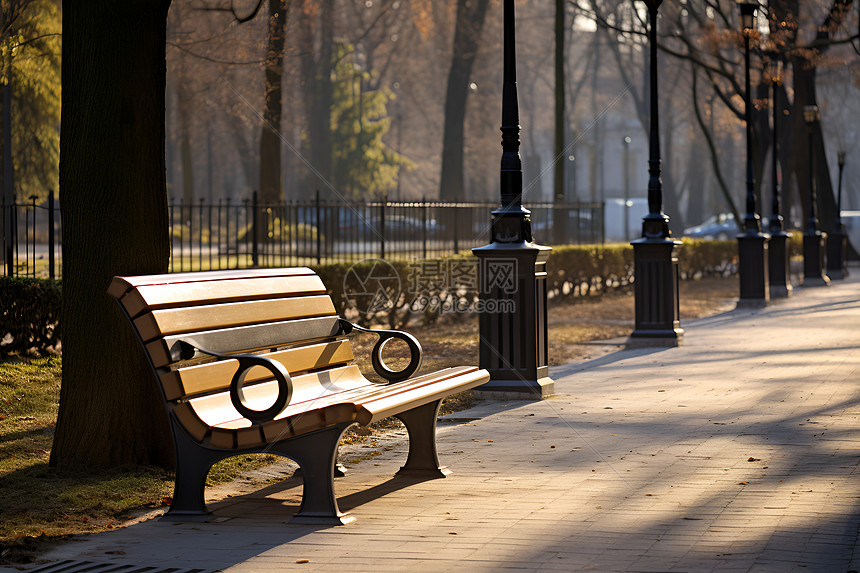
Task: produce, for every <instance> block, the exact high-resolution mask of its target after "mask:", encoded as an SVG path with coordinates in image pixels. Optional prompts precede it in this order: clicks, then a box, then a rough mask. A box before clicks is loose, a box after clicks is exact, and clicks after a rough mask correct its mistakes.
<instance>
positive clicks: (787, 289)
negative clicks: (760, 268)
mask: <svg viewBox="0 0 860 573" xmlns="http://www.w3.org/2000/svg"><path fill="white" fill-rule="evenodd" d="M790 238H791V233H784V232H783V231H782V230H781V229H779V230H772V231H771V235H770V243H768V253H769V257H768V272H769V275H770V298H789V297H790V296H791V294H792V291H793V290H794V287H792V286H791V280H790V278H789V271H790V261H791V258H790V253H789V251H788V240H789V239H790Z"/></svg>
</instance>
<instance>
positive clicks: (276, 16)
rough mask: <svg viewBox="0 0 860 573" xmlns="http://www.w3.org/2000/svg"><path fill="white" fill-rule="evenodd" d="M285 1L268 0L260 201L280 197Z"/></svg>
mask: <svg viewBox="0 0 860 573" xmlns="http://www.w3.org/2000/svg"><path fill="white" fill-rule="evenodd" d="M288 10H289V2H288V1H287V0H269V45H268V49H267V51H266V110H265V112H264V114H263V117H264V118H265V120H266V121H265V124H264V125H263V131H262V133H261V134H260V201H261V202H262V203H264V204H273V203H280V202H281V201H282V200H283V198H284V192H283V185H282V184H281V139H280V129H281V112H282V109H283V107H282V104H283V86H282V81H283V75H284V40H285V38H286V30H287V11H288Z"/></svg>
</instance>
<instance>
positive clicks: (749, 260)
mask: <svg viewBox="0 0 860 573" xmlns="http://www.w3.org/2000/svg"><path fill="white" fill-rule="evenodd" d="M769 241H770V235H767V234H765V233H761V232H757V231H747V232H745V233H743V234H741V235H738V274H739V275H740V286H741V295H740V299H739V300H738V308H749V307H759V306H765V305H767V303H768V301H769V300H770V289H769V288H768V270H769V268H768V267H769V264H768V242H769Z"/></svg>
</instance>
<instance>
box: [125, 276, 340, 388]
mask: <svg viewBox="0 0 860 573" xmlns="http://www.w3.org/2000/svg"><path fill="white" fill-rule="evenodd" d="M108 292H109V294H110V295H112V296H114V297H115V298H116V299H117V300H118V301H119V302H120V304H121V305H122V307H123V309H125V311H126V313H127V314H128V316H129V318H130V319H131V321H132V323H133V325H134V328H135V330H136V331H137V334H138V336H139V337H140V339H141V342H142V343H143V345H144V347H145V348H146V351H147V353H148V355H149V358H150V360H151V361H152V365H153V367H154V368H155V370H156V375H157V376H158V377H159V379H160V381H161V386H162V390H163V391H164V397H165V399H166V400H167V401H179V400H187V399H189V398H193V397H195V396H202V395H206V394H209V393H213V392H216V391H222V390H226V389H227V388H229V385H230V380H231V377H232V375H233V373H234V372H235V371H236V369H237V367H238V363H237V361H235V360H223V361H218V362H209V363H203V364H200V363H199V362H200V361H195V360H188V358H189V357H188V356H187V355H183V352H182V346H181V345H180V344H178V342H179V341H180V340H187V341H191V342H192V343H193V344H194V345H195V346H197V347H198V348H203V349H206V350H208V351H212V352H217V353H223V354H231V353H253V352H256V351H263V350H267V351H268V350H270V351H271V352H267V354H266V356H267V357H269V358H272V359H274V360H277V361H279V362H281V363H282V364H284V365H285V366H286V367H287V369H288V370H289V371H290V374H291V375H296V374H303V373H318V372H323V371H325V370H326V369H334V368H341V367H343V366H345V365H347V364H348V363H350V362H351V361H352V360H353V353H352V348H351V346H350V343H349V340H347V339H346V338H345V337H342V336H339V335H338V333H339V332H340V326H339V323H338V316H337V313H336V311H335V307H334V304H333V303H332V300H331V297H330V296H329V295H328V293H327V291H326V288H325V285H323V283H322V281H321V280H320V278H319V277H318V276H317V275H316V274H315V273H314V272H313V271H312V270H310V269H307V268H286V269H250V270H243V271H213V272H198V273H177V274H167V275H150V276H144V277H116V278H114V280H113V282H112V283H111V286H110V289H109V291H108ZM352 368H354V367H352ZM269 377H270V374H269V372H268V371H267V370H265V369H264V368H256V369H254V370H252V371H250V372H249V374H248V376H247V378H246V381H247V382H253V381H255V380H262V379H265V378H269ZM295 398H299V396H295ZM294 401H295V399H294Z"/></svg>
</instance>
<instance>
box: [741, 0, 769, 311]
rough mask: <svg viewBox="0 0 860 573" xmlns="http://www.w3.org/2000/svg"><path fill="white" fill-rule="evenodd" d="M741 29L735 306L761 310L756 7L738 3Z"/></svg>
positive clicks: (764, 269) (765, 294)
mask: <svg viewBox="0 0 860 573" xmlns="http://www.w3.org/2000/svg"><path fill="white" fill-rule="evenodd" d="M738 6H740V10H741V28H742V32H743V36H744V73H745V83H744V88H745V92H744V106H745V107H746V114H745V121H746V128H747V130H746V131H747V134H746V135H747V158H746V159H747V201H746V204H747V210H746V215H744V228H743V233H741V234H740V235H738V274H739V275H740V289H741V293H740V300H739V301H738V306H762V305H765V304H767V301H768V300H769V299H770V290H769V288H768V274H769V268H768V266H769V265H768V241H769V240H770V236H769V235H766V234H764V233H762V232H761V218H760V217H759V216H758V213H756V200H755V170H754V168H753V123H752V89H751V87H750V36H752V33H753V29H754V26H755V11H756V8H757V6H758V5H757V4H751V3H749V2H739V3H738Z"/></svg>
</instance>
